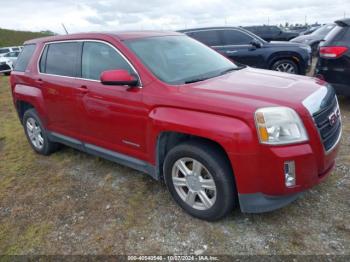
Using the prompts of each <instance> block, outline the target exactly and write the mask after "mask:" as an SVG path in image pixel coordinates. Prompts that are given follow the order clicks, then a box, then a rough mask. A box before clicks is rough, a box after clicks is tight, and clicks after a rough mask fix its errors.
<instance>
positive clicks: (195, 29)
mask: <svg viewBox="0 0 350 262" xmlns="http://www.w3.org/2000/svg"><path fill="white" fill-rule="evenodd" d="M222 29H241V28H239V27H234V26H217V27H198V28H190V29H182V30H178V31H177V32H180V33H188V32H192V31H205V30H222Z"/></svg>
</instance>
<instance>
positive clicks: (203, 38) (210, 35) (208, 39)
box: [189, 30, 222, 46]
mask: <svg viewBox="0 0 350 262" xmlns="http://www.w3.org/2000/svg"><path fill="white" fill-rule="evenodd" d="M189 36H191V37H193V38H194V39H197V40H198V41H200V42H202V43H204V44H206V45H208V46H218V45H222V42H221V41H220V37H219V33H218V31H216V30H210V31H198V32H193V33H190V34H189Z"/></svg>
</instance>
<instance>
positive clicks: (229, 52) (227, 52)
mask: <svg viewBox="0 0 350 262" xmlns="http://www.w3.org/2000/svg"><path fill="white" fill-rule="evenodd" d="M237 52H238V51H226V54H234V53H237Z"/></svg>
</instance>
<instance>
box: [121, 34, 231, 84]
mask: <svg viewBox="0 0 350 262" xmlns="http://www.w3.org/2000/svg"><path fill="white" fill-rule="evenodd" d="M125 43H126V45H127V46H128V47H129V49H131V51H132V52H134V53H135V54H136V56H137V57H138V58H139V59H140V60H141V61H142V62H143V64H144V65H145V66H146V67H147V68H148V69H149V70H150V71H151V72H152V73H153V74H154V75H155V76H156V77H157V78H158V79H160V80H162V81H164V82H166V83H169V84H174V85H177V84H186V83H192V82H198V81H201V80H204V79H208V78H212V77H216V76H219V75H222V74H224V73H226V72H228V71H229V70H236V69H238V67H237V66H236V65H235V64H234V63H232V62H231V61H230V60H228V59H227V58H225V57H223V56H222V55H220V54H218V53H217V52H215V51H214V50H212V49H211V48H209V47H207V46H205V45H203V44H201V43H199V42H197V41H195V40H193V39H191V38H190V37H187V36H162V37H150V38H142V39H133V40H127V41H125Z"/></svg>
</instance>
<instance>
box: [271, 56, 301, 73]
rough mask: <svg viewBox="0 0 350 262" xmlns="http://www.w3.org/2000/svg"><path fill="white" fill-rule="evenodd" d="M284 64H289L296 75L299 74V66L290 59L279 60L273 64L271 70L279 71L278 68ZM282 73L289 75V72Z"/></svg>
mask: <svg viewBox="0 0 350 262" xmlns="http://www.w3.org/2000/svg"><path fill="white" fill-rule="evenodd" d="M284 63H289V64H291V65H292V66H293V67H294V74H296V75H297V74H299V67H298V65H297V64H296V63H295V62H294V61H292V60H289V59H281V60H277V61H276V62H274V63H273V65H272V67H271V69H272V70H274V71H277V70H276V68H277V67H278V66H279V65H280V64H284ZM282 73H287V72H282Z"/></svg>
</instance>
